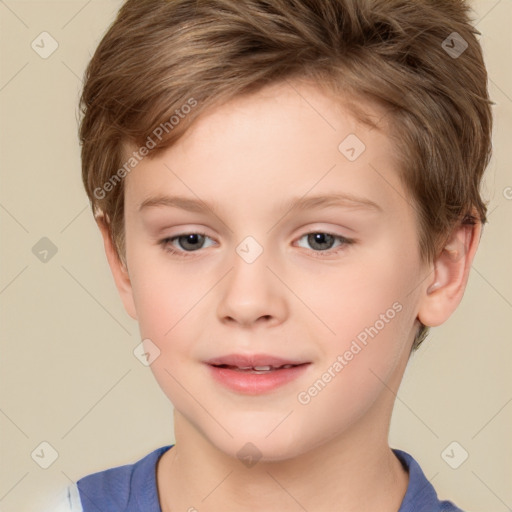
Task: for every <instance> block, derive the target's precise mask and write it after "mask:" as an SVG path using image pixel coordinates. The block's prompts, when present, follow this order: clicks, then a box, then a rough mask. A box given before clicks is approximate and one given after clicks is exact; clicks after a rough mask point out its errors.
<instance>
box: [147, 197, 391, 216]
mask: <svg viewBox="0 0 512 512" xmlns="http://www.w3.org/2000/svg"><path fill="white" fill-rule="evenodd" d="M161 206H166V207H172V208H181V209H182V210H187V211H190V212H197V213H204V212H206V211H211V212H213V213H214V214H216V215H217V214H218V213H219V205H218V204H217V203H215V202H212V203H208V202H205V201H202V200H200V199H191V198H188V197H183V196H167V195H158V196H155V197H149V198H148V199H145V200H144V201H143V202H142V203H141V205H140V206H139V211H142V210H144V209H147V208H152V207H161ZM328 207H342V208H355V209H365V210H373V211H379V212H382V208H381V207H380V206H379V205H378V204H377V203H375V202H373V201H371V200H369V199H367V198H364V197H358V196H355V195H353V194H347V193H344V194H326V195H317V196H308V197H304V196H303V197H292V198H290V199H289V200H287V201H286V202H284V203H281V205H280V208H282V209H283V210H284V211H286V212H288V213H290V212H294V213H295V212H301V211H305V210H309V209H315V208H328Z"/></svg>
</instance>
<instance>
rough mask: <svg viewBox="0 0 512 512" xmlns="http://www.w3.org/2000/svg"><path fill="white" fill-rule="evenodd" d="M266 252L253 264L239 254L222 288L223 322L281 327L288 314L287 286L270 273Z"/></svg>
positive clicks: (221, 310)
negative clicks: (280, 324) (279, 325)
mask: <svg viewBox="0 0 512 512" xmlns="http://www.w3.org/2000/svg"><path fill="white" fill-rule="evenodd" d="M268 263H269V261H268V258H267V255H266V253H265V251H263V253H262V254H261V255H260V256H259V257H258V258H257V259H256V260H255V261H253V262H252V263H249V262H247V261H246V260H244V259H243V258H242V257H239V255H238V254H236V255H235V257H234V259H233V268H232V269H231V271H230V272H229V273H228V275H227V276H226V278H225V279H224V280H223V283H222V284H221V287H220V299H219V302H218V306H217V314H218V317H219V319H220V321H221V322H224V323H237V324H240V325H241V326H243V327H251V326H252V325H253V324H255V325H260V324H263V325H278V324H279V323H281V322H283V320H284V319H285V317H286V314H287V301H286V287H285V286H284V285H283V283H282V282H281V281H280V280H279V279H278V278H277V277H276V272H275V270H273V269H272V270H271V269H270V267H269V265H268Z"/></svg>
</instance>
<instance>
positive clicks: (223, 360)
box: [205, 354, 308, 368]
mask: <svg viewBox="0 0 512 512" xmlns="http://www.w3.org/2000/svg"><path fill="white" fill-rule="evenodd" d="M205 362H206V363H207V364H210V365H214V366H220V365H223V364H225V365H227V366H237V367H238V368H251V367H252V368H254V367H256V366H273V367H274V368H278V367H279V366H283V365H286V364H291V365H299V364H304V363H307V362H308V361H300V360H298V359H283V358H281V357H276V356H272V355H268V354H247V355H244V354H228V355H225V356H219V357H214V358H212V359H208V361H205Z"/></svg>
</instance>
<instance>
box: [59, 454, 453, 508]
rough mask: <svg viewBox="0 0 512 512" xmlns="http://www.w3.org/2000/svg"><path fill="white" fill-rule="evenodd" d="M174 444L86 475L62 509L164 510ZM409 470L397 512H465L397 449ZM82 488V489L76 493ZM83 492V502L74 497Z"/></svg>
mask: <svg viewBox="0 0 512 512" xmlns="http://www.w3.org/2000/svg"><path fill="white" fill-rule="evenodd" d="M172 446H174V445H169V446H163V447H161V448H158V449H156V450H155V451H153V452H151V453H150V454H148V455H146V456H145V457H143V458H142V459H140V460H139V461H138V462H136V463H134V464H127V465H125V466H119V467H115V468H111V469H107V470H105V471H100V472H98V473H93V474H91V475H88V476H85V477H83V478H81V479H80V480H78V482H77V483H76V485H75V486H73V488H72V489H68V493H67V499H68V503H67V504H66V505H64V503H63V504H61V508H58V510H59V511H63V512H64V511H69V512H71V511H73V512H121V511H122V512H162V511H161V508H160V503H159V501H158V489H157V483H156V464H157V462H158V459H159V457H160V456H161V455H163V454H164V453H165V452H166V451H167V450H169V449H170V448H172ZM393 453H394V454H395V455H396V456H397V457H398V459H399V460H400V461H401V462H402V465H403V466H404V468H405V469H407V471H408V473H409V485H408V486H407V491H406V493H405V496H404V499H403V500H402V504H401V505H400V509H399V510H398V511H397V512H463V511H462V510H461V509H460V508H457V507H456V506H455V505H454V504H453V503H452V502H451V501H439V500H438V498H437V494H436V491H435V490H434V487H433V486H432V484H431V483H430V482H429V481H428V480H427V478H426V477H425V475H424V473H423V471H422V469H421V468H420V466H419V464H418V463H417V462H416V461H415V460H414V458H413V457H412V456H411V455H409V454H408V453H406V452H403V451H402V450H396V449H393ZM76 491H78V492H76ZM73 492H75V497H76V496H78V495H79V501H80V503H78V500H76V498H75V500H73V499H72V494H73Z"/></svg>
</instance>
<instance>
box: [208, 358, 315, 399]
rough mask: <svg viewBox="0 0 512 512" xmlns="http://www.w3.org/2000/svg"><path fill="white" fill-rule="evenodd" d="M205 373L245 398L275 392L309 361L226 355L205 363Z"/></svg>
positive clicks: (302, 369) (295, 375)
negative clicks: (206, 369) (207, 371)
mask: <svg viewBox="0 0 512 512" xmlns="http://www.w3.org/2000/svg"><path fill="white" fill-rule="evenodd" d="M205 363H206V366H207V367H208V369H209V374H210V375H211V376H212V377H213V379H214V380H215V381H216V382H218V383H220V384H222V386H224V387H226V388H228V389H230V390H231V391H234V392H236V393H242V394H246V395H261V394H264V393H270V392H277V390H278V388H281V387H285V385H286V384H289V383H291V382H292V381H294V380H295V379H298V378H299V377H300V376H302V375H303V374H304V373H305V372H306V371H307V367H308V366H309V365H310V364H311V362H310V361H301V360H296V359H283V358H280V357H276V356H271V355H268V354H251V355H241V354H230V355H226V356H221V357H216V358H213V359H210V360H208V361H205Z"/></svg>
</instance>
